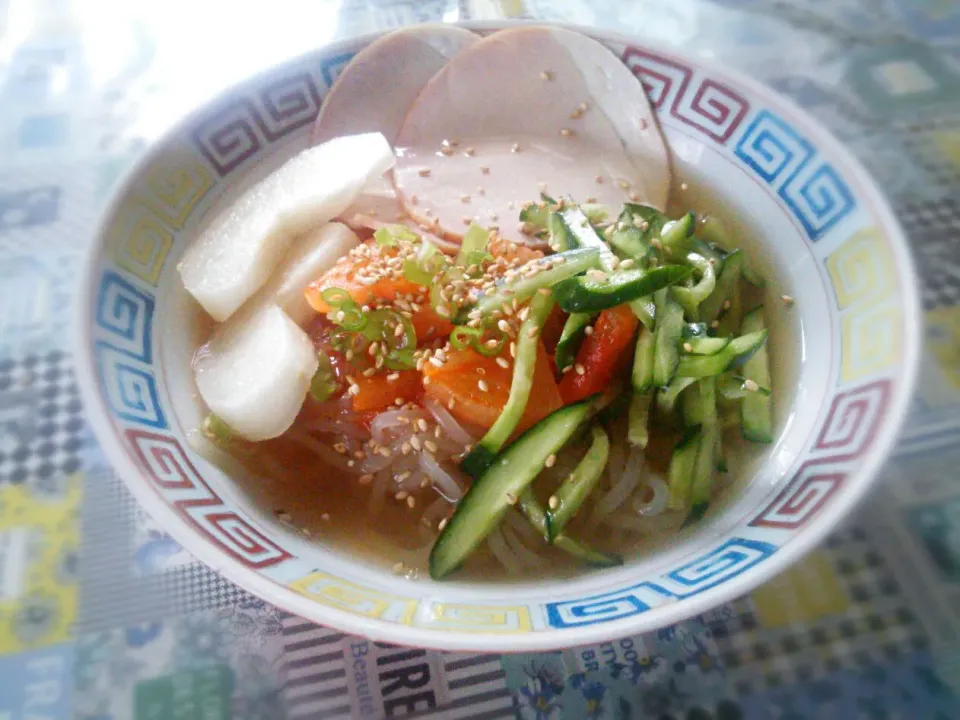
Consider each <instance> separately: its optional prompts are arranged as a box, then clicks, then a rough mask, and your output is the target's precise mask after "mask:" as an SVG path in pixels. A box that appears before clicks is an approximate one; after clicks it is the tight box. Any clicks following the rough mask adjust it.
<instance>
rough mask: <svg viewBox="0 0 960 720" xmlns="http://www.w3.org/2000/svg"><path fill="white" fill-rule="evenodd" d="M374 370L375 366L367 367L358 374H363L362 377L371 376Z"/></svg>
mask: <svg viewBox="0 0 960 720" xmlns="http://www.w3.org/2000/svg"><path fill="white" fill-rule="evenodd" d="M376 372H377V370H376V368H367V369H366V370H364V371H363V372H362V373H360V374H361V375H363V376H364V377H373V376H374V375H375V374H376Z"/></svg>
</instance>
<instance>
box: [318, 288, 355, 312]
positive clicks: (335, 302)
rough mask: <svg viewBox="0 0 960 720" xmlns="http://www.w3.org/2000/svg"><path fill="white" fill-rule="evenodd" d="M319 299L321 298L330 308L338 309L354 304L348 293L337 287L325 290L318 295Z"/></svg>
mask: <svg viewBox="0 0 960 720" xmlns="http://www.w3.org/2000/svg"><path fill="white" fill-rule="evenodd" d="M320 297H321V298H323V301H324V302H325V303H326V304H327V305H329V306H330V307H335V308H338V307H340V306H341V305H350V304H355V303H354V302H353V298H352V297H350V293H348V292H347V291H346V290H344V289H342V288H338V287H328V288H325V289H324V290H323V291H322V292H321V293H320Z"/></svg>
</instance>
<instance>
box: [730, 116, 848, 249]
mask: <svg viewBox="0 0 960 720" xmlns="http://www.w3.org/2000/svg"><path fill="white" fill-rule="evenodd" d="M735 152H736V155H737V157H739V158H740V159H741V160H743V161H744V163H746V164H747V166H748V167H750V168H751V169H752V170H753V171H754V172H755V173H756V174H757V175H759V176H760V178H761V179H763V180H764V181H765V182H766V183H767V184H768V185H770V186H771V187H774V188H776V189H777V194H778V195H779V196H780V197H781V198H782V199H783V201H784V203H785V204H786V205H787V207H789V208H790V211H791V212H792V213H793V214H794V216H796V218H797V220H799V221H800V224H801V225H803V229H804V231H805V232H806V233H807V236H808V237H809V238H810V240H811V241H813V242H816V241H817V240H819V239H820V238H822V237H823V236H824V235H825V234H826V233H827V232H828V231H829V230H830V228H832V227H833V226H834V225H836V224H837V223H838V222H839V221H840V220H842V219H843V218H844V217H846V216H847V215H849V214H850V213H852V212H853V211H854V210H855V209H856V206H857V203H856V200H854V198H853V194H852V193H851V192H850V189H849V188H848V187H847V184H846V182H844V180H843V178H841V177H840V175H839V173H837V171H836V170H835V169H834V168H833V166H832V165H830V164H829V163H827V162H825V161H817V160H816V155H817V151H816V149H815V148H814V147H813V145H811V144H810V142H809V141H808V140H807V139H806V138H805V137H803V136H802V135H800V134H799V133H798V132H797V131H796V130H794V129H793V128H792V127H791V126H790V125H788V124H787V123H786V122H784V121H783V120H782V119H781V118H779V117H777V116H776V115H774V114H773V113H772V112H770V111H769V110H761V111H760V112H759V113H757V116H756V117H755V118H754V119H753V122H752V123H751V124H750V126H749V127H748V128H747V130H746V132H744V134H743V136H742V137H741V138H740V142H739V143H737V148H736V151H735ZM778 184H779V187H777V185H778Z"/></svg>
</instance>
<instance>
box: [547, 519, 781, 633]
mask: <svg viewBox="0 0 960 720" xmlns="http://www.w3.org/2000/svg"><path fill="white" fill-rule="evenodd" d="M776 550H777V546H775V545H771V544H770V543H766V542H761V541H759V540H750V539H747V538H732V539H730V540H728V541H727V542H725V543H723V544H722V545H720V546H719V547H717V548H714V549H713V550H711V551H710V552H708V553H705V554H704V555H702V556H701V557H699V558H697V559H696V560H693V561H691V562H688V563H686V564H685V565H683V566H681V567H679V568H677V569H676V570H674V571H672V572H669V573H667V574H666V575H663V576H662V577H660V578H657V580H656V581H655V582H644V583H640V584H638V585H634V586H633V587H630V588H626V589H624V590H617V591H614V592H610V593H605V594H603V595H594V596H593V597H589V598H583V599H577V600H565V601H563V602H556V603H547V622H548V623H549V624H550V625H551V626H553V627H556V628H566V627H576V626H579V625H592V624H594V623H598V622H610V621H612V620H621V619H623V618H625V617H630V616H632V615H637V614H639V613H642V612H646V611H647V610H649V609H651V608H654V607H658V606H660V605H663V604H665V603H667V602H673V601H676V600H680V599H682V598H686V597H690V596H692V595H696V594H698V593H701V592H703V591H704V590H709V589H710V588H712V587H715V586H717V585H719V584H721V583H723V582H726V581H727V580H730V579H732V578H734V577H736V576H737V575H740V574H741V573H743V572H744V571H746V570H749V569H750V568H752V567H753V566H754V565H756V564H758V563H760V562H762V561H763V560H765V559H766V558H768V557H770V556H771V555H773V553H774V552H776Z"/></svg>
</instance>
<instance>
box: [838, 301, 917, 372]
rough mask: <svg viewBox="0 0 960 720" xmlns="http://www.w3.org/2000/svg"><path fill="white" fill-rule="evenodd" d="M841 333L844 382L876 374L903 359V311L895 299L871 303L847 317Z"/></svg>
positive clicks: (848, 314) (841, 327) (844, 316)
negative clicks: (876, 303)
mask: <svg viewBox="0 0 960 720" xmlns="http://www.w3.org/2000/svg"><path fill="white" fill-rule="evenodd" d="M840 332H841V333H842V342H843V351H842V353H841V363H840V377H841V379H842V380H843V381H844V382H847V381H850V380H857V379H859V378H862V377H867V376H868V375H874V374H876V373H878V372H880V371H881V370H884V369H886V368H889V367H893V366H894V365H897V364H898V363H899V362H900V360H901V350H902V344H903V340H902V334H903V311H902V310H901V308H900V306H899V305H898V304H896V302H895V301H894V300H890V301H888V302H885V303H882V304H878V305H874V304H872V303H869V304H866V305H864V306H863V307H857V308H855V309H854V310H853V311H851V312H849V313H847V314H845V315H843V317H842V319H841V321H840Z"/></svg>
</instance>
